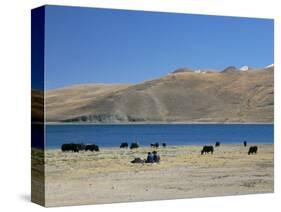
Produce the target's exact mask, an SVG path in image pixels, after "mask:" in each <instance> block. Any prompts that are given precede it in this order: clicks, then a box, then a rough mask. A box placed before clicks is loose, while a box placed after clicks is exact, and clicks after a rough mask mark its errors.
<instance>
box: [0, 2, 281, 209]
mask: <svg viewBox="0 0 281 212" xmlns="http://www.w3.org/2000/svg"><path fill="white" fill-rule="evenodd" d="M278 2H279V1H278V0H169V1H168V0H123V1H122V0H99V1H98V0H76V1H75V0H56V1H51V0H50V1H41V0H33V1H31V0H18V1H16V0H2V1H1V3H0V16H1V18H0V38H1V39H0V74H1V75H0V118H1V120H0V211H10V210H14V209H15V210H17V211H19V210H28V211H38V210H44V208H43V207H41V206H38V205H35V204H33V203H31V202H30V201H29V199H30V9H32V8H34V7H37V6H41V5H43V4H60V5H74V6H92V7H105V8H123V9H138V10H152V11H170V12H185V13H197V14H216V15H232V16H246V17H264V18H275V194H265V195H260V194H259V195H246V196H230V197H212V198H198V199H186V200H172V201H153V202H140V203H129V204H108V205H95V206H75V207H67V208H64V207H61V208H51V209H49V210H52V211H62V210H68V211H77V210H83V211H93V210H98V211H113V210H114V211H124V212H127V211H130V212H131V211H132V210H133V211H150V210H161V212H162V211H171V210H179V211H216V212H219V211H224V212H225V211H228V212H231V211H235V212H237V211H246V210H247V211H248V210H250V211H255V212H258V211H263V212H264V211H280V209H281V178H280V176H281V174H280V170H281V168H280V162H281V160H280V157H281V155H280V154H281V151H280V146H281V145H280V140H279V139H280V133H279V132H278V131H279V129H280V115H281V114H280V79H281V78H280V76H281V74H280V72H279V67H280V38H281V34H280V15H279V14H281V12H280V11H281V9H280V8H281V7H280V5H278V4H279V3H278ZM278 12H279V14H278ZM241 50H242V51H243V49H241ZM278 58H279V60H278Z"/></svg>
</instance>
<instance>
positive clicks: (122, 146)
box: [120, 142, 129, 148]
mask: <svg viewBox="0 0 281 212" xmlns="http://www.w3.org/2000/svg"><path fill="white" fill-rule="evenodd" d="M128 147H129V144H128V143H127V142H123V143H121V144H120V148H128Z"/></svg>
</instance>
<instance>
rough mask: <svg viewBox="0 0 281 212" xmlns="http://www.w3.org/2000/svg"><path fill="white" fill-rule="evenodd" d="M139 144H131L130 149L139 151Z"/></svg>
mask: <svg viewBox="0 0 281 212" xmlns="http://www.w3.org/2000/svg"><path fill="white" fill-rule="evenodd" d="M139 147H140V146H139V144H138V143H131V146H130V149H137V148H139Z"/></svg>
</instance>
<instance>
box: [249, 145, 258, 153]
mask: <svg viewBox="0 0 281 212" xmlns="http://www.w3.org/2000/svg"><path fill="white" fill-rule="evenodd" d="M257 152H258V147H257V146H251V147H250V148H249V151H248V155H250V154H254V153H255V154H257Z"/></svg>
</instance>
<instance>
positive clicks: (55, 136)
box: [46, 124, 274, 149]
mask: <svg viewBox="0 0 281 212" xmlns="http://www.w3.org/2000/svg"><path fill="white" fill-rule="evenodd" d="M273 128H274V127H273V125H272V124H135V125H133V124H128V125H126V124H121V125H95V124H89V125H86V124H77V125H75V124H65V125H63V124H59V125H54V124H50V125H46V147H47V149H54V148H60V146H61V144H63V143H71V142H79V143H95V144H97V145H99V146H100V147H118V146H119V145H120V143H121V142H128V143H131V142H133V141H137V142H139V143H140V145H141V146H148V145H150V143H154V142H159V143H161V142H166V143H167V145H197V144H199V145H203V144H214V142H216V141H220V142H221V143H222V144H223V143H225V144H235V143H242V142H243V141H244V140H247V141H248V143H249V144H251V143H253V144H254V143H255V144H272V143H273Z"/></svg>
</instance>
